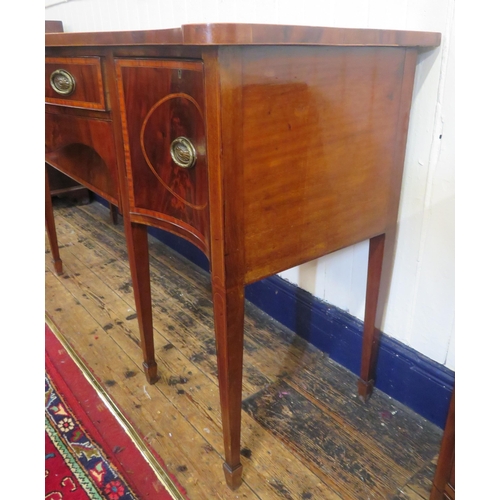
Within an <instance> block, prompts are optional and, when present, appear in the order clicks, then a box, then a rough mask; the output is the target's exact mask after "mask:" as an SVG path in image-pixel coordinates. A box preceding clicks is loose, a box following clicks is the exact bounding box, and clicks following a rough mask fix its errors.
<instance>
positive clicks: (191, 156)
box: [170, 137, 196, 168]
mask: <svg viewBox="0 0 500 500" xmlns="http://www.w3.org/2000/svg"><path fill="white" fill-rule="evenodd" d="M170 156H171V157H172V160H173V161H174V163H175V164H176V165H178V166H179V167H182V168H191V167H193V166H194V164H195V163H196V150H195V149H194V146H193V143H192V142H191V141H190V140H189V139H187V138H186V137H177V139H174V140H173V141H172V144H171V145H170Z"/></svg>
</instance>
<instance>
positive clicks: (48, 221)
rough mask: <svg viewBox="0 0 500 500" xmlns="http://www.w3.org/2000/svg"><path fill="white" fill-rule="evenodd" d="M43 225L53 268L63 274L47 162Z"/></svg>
mask: <svg viewBox="0 0 500 500" xmlns="http://www.w3.org/2000/svg"><path fill="white" fill-rule="evenodd" d="M45 227H46V229H47V235H48V237H49V245H50V253H51V254H52V263H53V264H54V270H55V272H56V273H57V274H58V275H61V274H63V265H62V260H61V257H60V255H59V246H58V244H57V232H56V223H55V220H54V210H53V207H52V198H51V195H50V185H49V173H48V171H47V164H45Z"/></svg>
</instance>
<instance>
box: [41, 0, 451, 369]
mask: <svg viewBox="0 0 500 500" xmlns="http://www.w3.org/2000/svg"><path fill="white" fill-rule="evenodd" d="M45 18H46V19H59V20H62V21H63V23H64V27H65V30H66V31H105V30H133V29H156V28H169V27H176V26H180V25H181V24H186V23H197V22H200V23H203V22H255V23H268V24H273V23H275V24H298V25H312V26H339V27H353V28H382V29H403V30H404V29H408V30H421V31H439V32H441V33H443V43H442V45H441V47H440V48H439V49H437V50H434V51H428V52H425V53H421V54H420V55H419V58H418V66H417V73H416V80H415V91H414V98H413V107H412V112H411V116H410V127H409V137H408V144H407V152H406V161H405V172H404V177H403V191H402V198H401V204H400V217H399V222H398V234H397V241H396V254H395V260H394V270H393V274H392V279H391V284H390V289H389V295H388V301H387V307H386V310H385V313H384V316H383V322H382V330H383V331H384V332H385V333H387V334H388V335H391V336H393V337H395V338H396V339H398V340H401V341H402V342H404V343H406V344H408V345H410V346H411V347H413V348H415V349H416V350H418V351H419V352H421V353H423V354H425V355H426V356H428V357H430V358H432V359H434V360H436V361H438V362H440V363H443V364H444V363H446V366H448V367H449V368H451V369H454V229H453V228H454V196H453V193H454V157H453V149H454V133H453V120H454V114H453V107H454V102H453V95H454V93H453V89H454V73H453V71H454V66H453V59H454V45H453V43H452V42H453V19H454V0H351V1H349V2H345V1H342V0H309V1H306V2H303V1H301V2H298V1H290V0H254V1H253V2H248V1H246V0H207V1H204V0H176V1H173V0H164V1H163V0H76V1H72V0H69V1H68V2H66V3H62V4H59V5H55V6H53V7H48V8H46V10H45ZM440 135H442V137H441V138H439V136H440ZM367 255H368V244H367V242H362V243H360V244H358V245H355V246H353V247H351V248H349V249H345V250H342V251H340V252H336V253H335V254H332V255H328V256H325V257H323V258H321V259H318V260H317V261H314V262H311V263H308V264H305V265H303V266H299V267H298V268H295V269H291V270H288V271H286V272H284V273H281V276H282V277H284V278H285V279H288V280H289V281H292V282H293V283H296V284H298V285H299V286H300V287H302V288H304V289H306V290H308V291H309V292H311V293H313V294H314V295H315V296H317V297H319V298H321V299H323V300H326V301H327V302H329V303H332V304H334V305H336V306H338V307H341V308H342V309H344V310H347V311H349V312H350V313H351V314H353V315H355V316H356V317H358V318H360V319H362V318H363V314H364V292H365V285H366V267H367V264H366V261H367Z"/></svg>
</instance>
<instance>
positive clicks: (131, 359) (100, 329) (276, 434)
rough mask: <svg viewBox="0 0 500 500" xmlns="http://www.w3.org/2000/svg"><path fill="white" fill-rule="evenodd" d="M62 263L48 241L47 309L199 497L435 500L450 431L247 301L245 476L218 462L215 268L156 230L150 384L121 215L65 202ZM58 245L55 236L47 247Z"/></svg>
mask: <svg viewBox="0 0 500 500" xmlns="http://www.w3.org/2000/svg"><path fill="white" fill-rule="evenodd" d="M55 215H56V225H57V230H58V238H59V246H60V248H61V258H62V260H63V266H64V274H63V275H62V276H57V275H56V274H54V272H53V268H52V264H51V256H50V253H49V252H48V250H46V313H47V315H48V316H49V317H50V318H51V320H52V321H53V322H54V325H55V326H56V327H57V329H58V330H59V331H60V333H61V334H62V335H63V336H64V338H65V339H66V341H67V342H68V343H69V344H70V345H71V346H72V348H73V349H74V350H75V352H76V353H77V354H78V356H79V357H80V359H81V360H82V361H83V363H84V364H85V365H86V366H87V367H88V368H89V369H90V370H91V371H92V373H93V374H94V376H95V377H96V378H97V380H99V381H100V383H101V385H102V386H103V387H104V388H105V390H106V392H107V394H108V395H109V396H110V397H111V398H112V399H113V401H114V402H115V403H116V404H117V406H118V407H119V408H120V409H121V411H122V413H123V414H124V415H125V416H126V418H127V419H128V420H129V422H130V423H131V425H132V426H133V427H134V428H135V429H136V430H137V432H138V434H139V435H140V436H142V438H143V439H144V440H145V442H146V443H148V445H149V446H151V447H152V448H153V449H154V451H155V452H156V453H157V454H158V456H159V457H160V458H161V459H162V460H163V462H164V463H165V464H166V466H167V467H168V469H169V470H170V471H171V472H172V473H174V474H175V475H176V476H177V478H178V480H179V482H180V483H181V484H182V485H183V486H184V488H185V489H186V490H187V493H188V496H189V498H191V499H192V500H197V499H200V500H204V499H207V500H212V499H217V498H221V499H232V498H247V499H262V500H267V499H270V500H273V499H300V500H304V499H312V498H317V499H332V500H335V499H353V500H357V499H360V500H361V499H363V500H366V499H417V500H422V499H425V498H428V495H429V493H430V484H431V481H432V475H433V471H434V468H435V458H436V455H437V453H438V451H439V444H440V439H441V435H442V432H441V430H440V429H438V428H437V427H436V426H435V425H433V424H431V423H429V422H427V421H426V420H425V419H423V418H421V417H420V416H418V415H416V414H415V413H413V412H412V411H411V410H409V409H408V408H406V407H404V406H403V405H400V404H399V403H397V402H395V401H393V400H392V399H391V398H389V397H388V396H386V395H384V394H383V393H381V392H379V391H377V390H375V393H374V396H373V397H372V398H371V400H370V402H369V404H368V405H365V404H363V403H361V402H360V401H359V400H358V399H357V398H356V395H355V391H356V377H355V376H354V374H352V373H351V372H349V371H348V370H346V369H344V368H343V367H341V366H339V365H338V364H336V363H334V362H333V361H332V360H330V359H329V358H328V357H327V356H325V355H324V354H323V353H321V352H320V351H318V350H317V349H316V348H314V347H313V346H312V345H310V344H308V343H307V342H306V341H304V340H303V339H301V338H300V337H298V336H296V335H295V334H293V332H291V331H290V330H288V329H287V328H285V327H284V326H282V325H280V324H279V323H277V322H276V321H274V320H273V319H272V318H270V317H269V316H267V315H266V314H264V313H263V312H262V311H260V310H258V309H257V308H256V307H255V306H253V305H252V304H250V303H248V304H246V316H245V354H244V383H243V397H244V402H243V412H242V463H243V465H244V473H243V485H242V486H241V488H240V489H239V490H238V491H236V492H231V491H230V490H229V489H228V488H227V487H226V485H225V482H224V479H223V473H222V455H223V445H222V434H221V419H220V411H219V401H218V387H217V365H216V356H215V341H214V335H213V315H212V302H211V293H210V276H209V275H208V274H207V273H205V272H204V271H202V270H200V269H199V268H197V267H196V266H194V265H193V264H192V263H190V262H189V261H187V260H186V259H184V258H183V257H181V256H179V255H178V254H176V253H175V252H174V251H172V250H170V249H169V248H168V247H166V246H165V245H163V244H162V243H160V242H159V241H158V240H156V239H154V238H150V254H151V255H150V257H151V283H152V303H153V316H154V324H155V347H156V356H157V361H158V368H159V373H160V375H161V379H160V381H159V382H158V383H157V384H156V385H154V386H150V385H149V384H147V382H146V380H145V378H144V376H143V373H142V368H141V363H142V356H141V351H140V347H139V332H138V326H137V321H136V316H135V305H134V297H133V290H132V285H131V279H130V274H129V267H128V261H127V252H126V246H125V240H124V235H123V226H122V225H121V224H120V223H119V224H118V225H113V224H112V223H111V221H110V217H109V211H108V210H107V209H106V208H104V207H103V206H102V205H100V204H99V203H96V202H94V203H91V204H89V205H82V206H71V205H68V206H65V204H64V203H62V204H61V203H58V202H57V201H56V203H55ZM46 248H47V249H48V244H47V245H46Z"/></svg>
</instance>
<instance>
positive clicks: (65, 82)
mask: <svg viewBox="0 0 500 500" xmlns="http://www.w3.org/2000/svg"><path fill="white" fill-rule="evenodd" d="M50 86H51V87H52V88H53V89H54V90H55V91H56V92H57V93H58V94H60V95H64V96H68V95H71V94H72V93H73V92H74V91H75V87H76V82H75V79H74V78H73V75H72V74H71V73H70V72H69V71H66V70H65V69H56V70H55V71H54V72H53V73H52V74H51V75H50Z"/></svg>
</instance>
